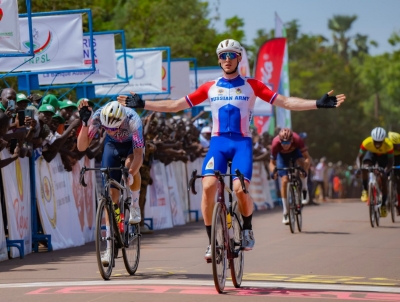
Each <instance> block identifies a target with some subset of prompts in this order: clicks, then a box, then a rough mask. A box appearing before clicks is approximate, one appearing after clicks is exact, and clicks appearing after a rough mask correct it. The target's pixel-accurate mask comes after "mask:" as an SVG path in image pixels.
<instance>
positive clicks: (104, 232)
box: [79, 158, 141, 280]
mask: <svg viewBox="0 0 400 302" xmlns="http://www.w3.org/2000/svg"><path fill="white" fill-rule="evenodd" d="M124 164H125V158H121V166H120V167H118V168H110V167H108V168H87V167H85V166H84V167H83V168H82V169H81V174H80V181H79V182H80V184H81V185H82V186H84V187H86V183H85V179H84V174H85V172H86V171H100V172H101V173H102V176H103V179H104V182H105V185H104V194H101V197H100V198H99V201H98V207H97V214H96V229H95V244H96V257H97V265H98V268H99V271H100V275H101V276H102V277H103V279H104V280H109V279H110V276H111V272H112V268H113V267H114V266H115V258H117V257H118V251H119V249H122V256H123V260H124V265H125V268H126V270H127V272H128V273H129V274H130V275H133V274H135V272H136V270H137V268H138V265H139V258H140V237H141V234H140V226H139V224H133V225H131V224H129V223H128V222H129V206H130V203H131V198H130V194H129V191H128V189H127V188H126V184H127V178H128V168H126V167H124ZM111 171H121V172H122V177H121V181H120V182H117V181H116V180H114V179H113V178H111V177H110V172H111ZM111 186H113V187H114V188H117V189H119V190H120V199H119V210H120V214H119V215H117V214H116V211H115V209H116V205H115V204H113V202H112V199H111V195H110V187H111ZM117 216H119V217H117ZM107 250H108V251H107ZM106 253H109V259H110V260H109V263H108V264H103V262H102V257H104V256H105V255H106Z"/></svg>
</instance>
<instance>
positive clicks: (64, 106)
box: [57, 100, 78, 134]
mask: <svg viewBox="0 0 400 302" xmlns="http://www.w3.org/2000/svg"><path fill="white" fill-rule="evenodd" d="M58 103H59V106H60V115H61V116H62V117H63V118H64V120H65V121H68V120H69V119H70V118H71V116H72V114H73V113H74V111H76V110H77V109H78V106H77V105H76V104H75V103H74V102H72V101H70V100H63V101H61V102H58ZM57 132H58V133H60V134H63V132H64V126H62V125H61V126H59V127H58V129H57Z"/></svg>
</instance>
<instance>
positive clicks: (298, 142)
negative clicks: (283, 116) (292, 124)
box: [271, 132, 307, 160]
mask: <svg viewBox="0 0 400 302" xmlns="http://www.w3.org/2000/svg"><path fill="white" fill-rule="evenodd" d="M296 149H299V151H300V152H301V153H303V152H305V151H307V147H306V146H305V145H304V141H303V140H302V139H301V137H300V136H299V135H298V134H297V133H296V132H293V140H292V144H291V145H290V148H289V149H287V150H285V149H283V147H282V145H281V140H280V138H279V135H277V136H275V137H274V139H273V140H272V144H271V159H273V160H276V158H277V156H278V154H280V153H282V154H283V153H291V152H293V151H294V150H296Z"/></svg>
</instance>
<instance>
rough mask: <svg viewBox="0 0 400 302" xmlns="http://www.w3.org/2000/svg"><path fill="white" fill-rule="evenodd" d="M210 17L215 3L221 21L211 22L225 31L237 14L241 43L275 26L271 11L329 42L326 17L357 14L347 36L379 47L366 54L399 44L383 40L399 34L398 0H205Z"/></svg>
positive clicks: (250, 40)
mask: <svg viewBox="0 0 400 302" xmlns="http://www.w3.org/2000/svg"><path fill="white" fill-rule="evenodd" d="M208 2H209V8H210V17H212V16H215V9H214V10H212V8H213V6H215V4H218V3H219V15H220V18H221V20H220V21H218V22H215V23H214V27H215V28H216V29H217V30H218V32H223V31H224V30H226V27H225V23H224V22H225V19H228V18H231V17H233V16H235V15H236V16H238V17H239V18H241V19H243V21H244V23H245V26H244V31H245V36H246V39H245V41H242V42H245V43H248V44H252V41H253V39H254V38H255V37H256V33H257V30H258V29H261V28H263V29H265V30H267V31H269V30H270V29H273V28H274V27H275V17H274V16H275V12H276V13H277V14H278V15H279V17H280V18H281V20H282V21H283V22H284V23H285V22H289V21H292V20H294V19H297V20H298V21H299V24H300V33H305V34H314V35H317V34H321V35H323V36H324V37H326V38H328V39H329V40H330V41H332V32H331V31H330V30H329V29H328V19H330V18H332V17H333V16H334V15H348V16H351V15H357V16H358V18H357V20H356V21H354V22H353V26H352V28H351V30H350V31H349V32H348V35H350V36H354V35H355V34H357V33H359V34H362V35H368V36H369V38H370V39H371V40H374V41H376V42H377V43H378V44H379V46H378V47H373V46H370V48H369V50H370V54H372V55H377V54H382V53H384V52H392V51H393V50H394V49H399V47H398V46H397V47H395V48H394V47H393V46H391V45H390V44H389V43H388V42H387V40H388V39H389V37H390V35H391V34H392V33H393V31H397V32H398V33H400V0H275V1H272V0H208Z"/></svg>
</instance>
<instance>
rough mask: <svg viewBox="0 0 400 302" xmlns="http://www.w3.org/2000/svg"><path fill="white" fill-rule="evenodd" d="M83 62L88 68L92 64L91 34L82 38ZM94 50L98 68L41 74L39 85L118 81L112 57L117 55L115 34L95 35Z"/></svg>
mask: <svg viewBox="0 0 400 302" xmlns="http://www.w3.org/2000/svg"><path fill="white" fill-rule="evenodd" d="M82 46H83V53H82V54H83V62H84V64H85V67H86V68H90V67H91V65H92V51H91V47H92V43H91V41H90V37H89V36H84V37H83V40H82ZM93 50H94V61H95V65H96V70H95V71H94V72H93V73H92V72H91V71H86V72H63V73H60V74H57V73H55V72H49V73H43V74H39V85H49V84H51V83H53V84H67V83H80V82H82V81H84V82H92V83H101V82H107V81H110V80H113V81H118V79H117V67H116V65H115V62H114V61H113V60H112V58H113V57H114V55H115V41H114V35H113V34H105V35H93Z"/></svg>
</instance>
